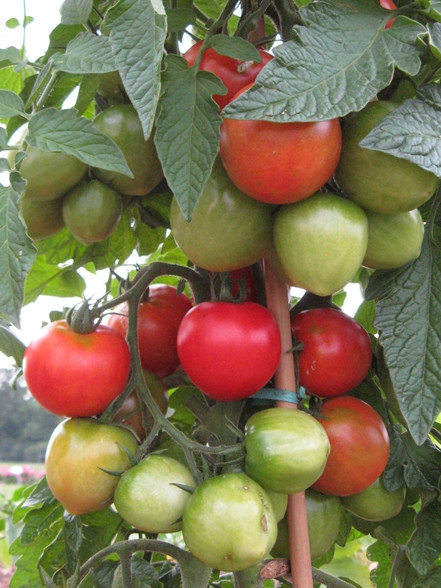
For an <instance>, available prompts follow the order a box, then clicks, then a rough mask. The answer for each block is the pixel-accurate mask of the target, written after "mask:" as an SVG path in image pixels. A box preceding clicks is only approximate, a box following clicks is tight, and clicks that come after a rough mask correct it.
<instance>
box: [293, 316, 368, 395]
mask: <svg viewBox="0 0 441 588" xmlns="http://www.w3.org/2000/svg"><path fill="white" fill-rule="evenodd" d="M291 328H292V330H293V333H294V337H295V339H296V341H297V342H301V343H303V345H304V347H303V349H302V351H300V353H299V355H298V366H299V380H300V385H301V386H304V387H305V388H306V389H307V390H308V391H309V392H311V393H312V394H315V395H316V396H320V397H322V398H329V397H331V396H339V395H340V394H345V393H346V392H349V391H350V390H352V389H353V388H355V387H356V386H358V384H360V382H362V380H364V378H365V377H366V376H367V373H368V371H369V368H370V366H371V362H372V348H371V341H370V338H369V335H368V334H367V332H366V331H365V329H364V328H363V327H362V326H361V325H360V324H359V323H357V321H356V320H355V319H353V318H352V317H350V316H348V315H347V314H344V313H343V312H341V311H340V310H336V309H333V308H313V309H310V310H304V311H302V312H299V314H296V315H294V316H293V317H292V319H291Z"/></svg>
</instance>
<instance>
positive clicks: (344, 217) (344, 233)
mask: <svg viewBox="0 0 441 588" xmlns="http://www.w3.org/2000/svg"><path fill="white" fill-rule="evenodd" d="M367 241H368V222H367V218H366V215H365V213H364V211H363V210H362V209H361V208H360V207H359V206H357V205H355V204H354V203H353V202H350V201H349V200H345V199H343V198H340V197H339V196H337V195H335V194H328V193H317V194H315V195H313V196H310V197H309V198H307V199H306V200H303V201H302V202H296V203H294V204H289V205H286V206H282V207H281V208H280V210H279V211H278V212H277V213H276V215H275V221H274V246H275V253H276V255H277V258H278V263H280V266H281V269H282V272H283V276H285V277H286V279H287V280H288V283H289V284H291V285H292V286H298V287H299V288H304V289H306V290H308V291H309V292H313V293H314V294H317V295H318V296H328V295H330V294H334V293H335V292H337V291H338V290H340V289H341V288H343V287H344V286H345V284H347V283H348V282H349V281H350V280H351V279H352V278H353V277H354V275H355V273H356V272H357V270H358V268H359V267H360V264H361V262H362V261H363V258H364V255H365V253H366V247H367Z"/></svg>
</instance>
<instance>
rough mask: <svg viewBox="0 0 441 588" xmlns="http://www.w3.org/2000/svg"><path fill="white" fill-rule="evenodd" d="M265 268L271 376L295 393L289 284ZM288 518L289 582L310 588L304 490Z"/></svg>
mask: <svg viewBox="0 0 441 588" xmlns="http://www.w3.org/2000/svg"><path fill="white" fill-rule="evenodd" d="M264 271H265V290H266V299H267V306H268V309H269V310H270V311H271V312H272V314H273V315H274V317H275V319H276V321H277V324H278V325H279V329H280V336H281V339H282V356H281V359H280V363H279V367H278V368H277V371H276V374H275V378H274V381H275V386H276V388H280V389H281V390H291V391H292V392H296V391H297V384H296V379H295V371H294V357H293V354H292V353H290V352H289V351H288V350H289V349H291V347H292V335H291V324H290V318H289V298H288V296H289V291H288V287H287V285H286V284H285V283H284V282H282V280H280V278H279V277H278V276H277V275H276V274H275V272H274V271H273V268H272V266H271V262H270V261H268V260H267V259H265V266H264ZM276 406H278V407H288V408H292V409H293V410H296V409H297V404H295V403H292V402H286V401H277V403H276ZM287 520H288V536H289V552H290V561H291V575H292V585H293V587H294V588H312V586H313V581H312V566H311V553H310V549H309V534H308V519H307V517H306V502H305V493H304V492H299V493H298V494H290V495H289V497H288V511H287Z"/></svg>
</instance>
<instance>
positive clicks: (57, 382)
mask: <svg viewBox="0 0 441 588" xmlns="http://www.w3.org/2000/svg"><path fill="white" fill-rule="evenodd" d="M129 370H130V354H129V348H128V346H127V343H126V342H125V340H124V338H123V337H122V336H121V335H120V334H119V333H117V332H116V331H115V330H114V329H111V328H110V327H106V326H102V325H99V326H98V327H97V328H96V329H95V330H94V331H92V332H91V333H86V334H81V333H76V332H75V331H73V330H72V329H70V328H69V326H68V325H67V323H66V322H65V321H55V322H54V323H51V324H49V325H47V326H46V327H44V328H43V329H42V330H41V332H40V334H39V336H38V337H37V338H36V339H34V340H33V341H31V343H30V344H29V345H28V347H27V348H26V351H25V354H24V360H23V374H24V377H25V380H26V383H27V385H28V388H29V391H30V392H31V394H32V396H33V397H34V398H35V399H36V400H37V402H39V403H40V404H41V405H42V406H43V407H44V408H46V410H49V411H50V412H53V413H54V414H58V415H60V416H68V417H86V416H93V415H96V414H99V413H100V412H102V411H103V410H104V409H105V408H106V407H107V406H108V405H109V404H110V402H111V401H112V400H113V399H114V398H116V397H117V396H118V394H120V393H121V392H122V391H123V389H124V387H125V385H126V383H127V379H128V377H129Z"/></svg>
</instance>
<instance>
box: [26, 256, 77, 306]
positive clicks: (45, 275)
mask: <svg viewBox="0 0 441 588" xmlns="http://www.w3.org/2000/svg"><path fill="white" fill-rule="evenodd" d="M85 287H86V284H85V282H84V279H83V278H82V277H81V276H80V275H79V274H78V273H77V272H76V271H75V270H73V269H72V267H71V266H67V267H62V268H61V267H57V266H55V265H49V264H47V263H45V261H44V260H43V259H42V258H41V256H39V255H37V258H36V260H35V262H34V265H33V266H32V269H31V271H30V272H29V274H28V276H27V278H26V283H25V302H24V303H25V304H29V303H30V302H34V300H36V299H37V298H38V297H39V296H40V295H41V294H44V295H46V296H60V297H64V298H70V297H71V296H79V297H81V296H82V294H83V292H84V289H85Z"/></svg>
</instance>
